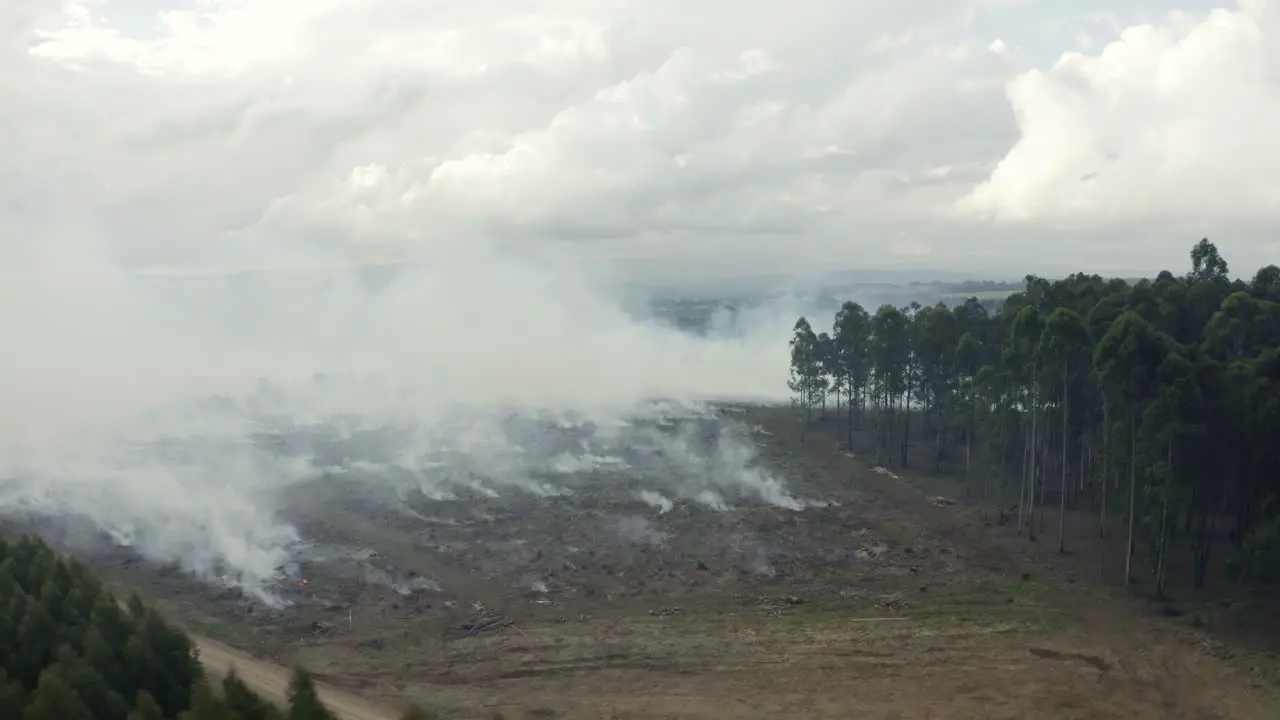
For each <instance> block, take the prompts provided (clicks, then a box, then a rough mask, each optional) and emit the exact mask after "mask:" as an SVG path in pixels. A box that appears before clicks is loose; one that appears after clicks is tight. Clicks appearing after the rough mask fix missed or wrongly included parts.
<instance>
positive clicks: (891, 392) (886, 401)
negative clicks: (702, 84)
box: [870, 305, 911, 463]
mask: <svg viewBox="0 0 1280 720" xmlns="http://www.w3.org/2000/svg"><path fill="white" fill-rule="evenodd" d="M870 351H871V352H870V358H871V367H872V370H873V372H874V376H875V382H876V394H877V408H878V410H877V415H876V417H877V436H878V441H877V447H876V462H877V463H880V462H883V460H884V453H885V451H886V450H888V449H889V447H891V446H892V443H893V429H894V424H895V422H896V417H895V411H896V408H897V403H898V401H899V400H901V399H902V398H903V395H904V393H905V392H906V390H907V387H908V386H907V383H908V371H909V368H908V363H909V362H910V355H911V324H910V320H908V318H907V316H906V315H905V314H904V313H903V312H902V311H901V310H899V309H898V308H896V307H894V306H892V305H881V306H880V308H879V309H877V310H876V314H875V315H874V316H873V317H872V318H871V348H870Z"/></svg>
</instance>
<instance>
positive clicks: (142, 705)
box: [129, 690, 165, 720]
mask: <svg viewBox="0 0 1280 720" xmlns="http://www.w3.org/2000/svg"><path fill="white" fill-rule="evenodd" d="M129 720H165V718H164V711H163V710H161V709H160V706H159V705H157V704H156V699H155V698H153V697H151V693H149V692H147V691H146V690H143V691H142V692H140V693H138V700H137V702H135V703H134V705H133V710H132V711H131V712H130V713H129Z"/></svg>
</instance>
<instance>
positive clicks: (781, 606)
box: [747, 595, 804, 617]
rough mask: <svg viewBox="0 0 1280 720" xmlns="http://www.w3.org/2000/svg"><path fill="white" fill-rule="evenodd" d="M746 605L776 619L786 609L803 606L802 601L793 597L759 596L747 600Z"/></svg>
mask: <svg viewBox="0 0 1280 720" xmlns="http://www.w3.org/2000/svg"><path fill="white" fill-rule="evenodd" d="M747 604H748V605H754V606H756V607H758V608H760V609H761V610H763V611H765V612H767V613H769V614H770V615H773V616H774V617H777V616H779V615H781V614H782V611H783V610H786V609H787V608H792V607H795V606H796V605H803V604H804V600H803V599H802V598H798V597H796V596H794V595H786V596H782V597H769V596H761V597H758V598H755V599H754V600H749V601H748V602H747Z"/></svg>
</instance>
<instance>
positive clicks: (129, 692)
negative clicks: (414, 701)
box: [0, 537, 428, 720]
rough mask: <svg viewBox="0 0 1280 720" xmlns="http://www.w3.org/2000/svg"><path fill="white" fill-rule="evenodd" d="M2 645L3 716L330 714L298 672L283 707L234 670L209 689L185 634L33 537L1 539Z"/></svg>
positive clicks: (411, 713) (150, 718)
mask: <svg viewBox="0 0 1280 720" xmlns="http://www.w3.org/2000/svg"><path fill="white" fill-rule="evenodd" d="M0 648H3V652H0V718H4V719H5V720H10V719H11V718H12V719H13V720H286V718H287V719H288V720H332V718H333V717H334V716H333V715H332V714H331V713H330V712H329V710H327V709H326V708H325V707H324V705H323V704H322V703H321V702H320V699H319V697H318V696H317V694H316V689H315V684H314V683H313V682H312V680H311V678H310V676H309V675H308V674H307V673H306V671H304V670H302V669H300V668H299V669H297V670H295V671H294V676H293V679H292V682H291V684H290V688H289V706H288V708H287V709H284V710H281V709H278V708H276V707H275V706H274V705H272V704H270V703H269V702H267V701H266V700H264V699H262V698H261V697H259V696H258V695H256V694H255V693H254V692H253V691H252V690H251V689H250V688H249V687H248V686H247V685H245V684H244V682H243V681H241V680H240V678H238V677H237V676H236V675H235V674H234V673H232V674H229V675H227V676H226V677H225V678H222V679H221V681H220V682H219V683H218V684H219V686H220V687H219V690H220V692H214V690H213V687H212V685H211V683H212V682H214V680H213V679H212V678H208V677H206V676H205V673H204V671H203V669H202V668H201V666H200V661H199V657H198V656H197V653H196V650H195V648H194V646H193V645H192V643H191V640H190V639H189V638H188V637H187V636H186V635H185V634H183V633H182V632H181V631H179V630H177V629H176V628H174V627H172V626H171V625H169V624H168V623H166V622H165V620H164V619H163V618H161V616H160V615H159V613H157V612H156V611H155V610H153V609H150V608H148V607H146V606H145V605H144V604H143V603H142V601H141V600H140V599H139V598H138V597H137V596H133V597H131V598H130V599H129V601H128V602H127V603H126V604H125V605H124V607H121V604H120V603H119V602H118V601H117V600H116V598H115V597H114V596H113V595H112V593H111V592H110V591H109V590H107V589H106V588H105V587H104V586H103V585H102V583H101V582H100V581H99V580H98V579H97V578H96V577H95V576H94V574H93V573H92V572H91V571H90V570H89V569H88V568H87V567H85V566H84V565H83V564H81V563H79V562H77V561H75V560H73V559H70V558H66V557H62V556H60V555H59V554H58V553H56V552H54V551H53V550H52V549H51V548H49V547H48V546H47V545H45V544H44V543H42V542H40V541H39V540H37V539H34V538H31V537H22V538H18V539H16V540H6V539H5V538H3V537H0ZM405 717H406V718H423V717H428V716H427V715H426V714H425V713H424V712H423V711H422V710H421V709H418V708H411V709H410V710H408V711H406V713H405Z"/></svg>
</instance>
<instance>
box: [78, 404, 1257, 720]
mask: <svg viewBox="0 0 1280 720" xmlns="http://www.w3.org/2000/svg"><path fill="white" fill-rule="evenodd" d="M736 420H737V421H739V422H741V423H742V424H743V426H744V427H754V428H756V432H755V433H754V441H755V442H756V443H757V446H758V448H759V452H760V458H759V461H760V462H761V463H762V464H763V465H764V466H766V467H767V468H768V469H770V470H771V471H773V472H774V473H775V474H777V475H778V476H780V477H782V478H784V479H785V481H786V483H787V486H788V488H789V489H790V490H791V491H792V492H793V493H795V494H796V495H797V496H800V497H804V498H813V499H817V500H821V501H825V502H828V503H832V504H830V505H828V506H826V507H814V508H808V509H804V510H800V511H794V510H786V509H782V508H778V507H773V506H769V505H766V504H762V503H754V504H753V503H735V504H733V505H732V506H731V507H730V508H729V509H727V510H722V511H714V510H710V509H707V508H704V507H700V506H698V505H696V504H691V503H677V504H676V505H675V506H674V507H673V508H672V509H671V510H670V511H668V512H666V513H660V512H659V511H658V510H657V509H654V508H651V507H648V506H646V505H644V504H643V503H640V502H638V501H637V500H636V499H635V495H634V493H633V489H632V488H630V487H628V485H627V483H626V479H625V478H623V477H613V476H609V475H607V474H604V473H596V474H594V475H592V476H591V477H588V478H586V479H585V480H584V482H583V483H582V484H581V485H580V486H579V487H578V488H577V491H576V492H575V494H574V495H573V496H571V497H569V498H537V497H533V496H526V495H524V494H513V495H511V496H503V497H499V498H478V499H474V500H468V501H466V502H453V503H450V502H433V501H428V500H426V499H425V498H424V499H421V500H420V501H414V502H412V503H411V504H410V507H409V509H408V511H406V510H403V509H402V510H400V511H390V510H387V509H385V508H382V507H379V506H377V505H376V504H371V503H362V502H361V501H359V500H357V499H355V498H354V497H353V496H352V495H350V494H348V493H346V492H345V491H344V489H343V486H342V485H341V484H340V483H336V482H335V483H328V484H326V486H325V487H326V488H327V489H326V490H325V491H324V492H317V491H314V488H313V489H312V491H311V492H308V493H306V494H305V495H300V496H299V497H298V498H297V499H296V504H295V506H296V512H297V517H296V519H297V521H298V523H299V526H300V527H301V529H302V530H303V532H304V534H305V536H306V537H308V538H309V539H311V540H314V541H315V542H316V543H317V545H316V549H315V552H314V554H313V556H312V558H311V559H310V560H304V561H303V562H301V563H300V564H299V566H298V567H297V568H295V569H294V572H292V573H291V575H290V576H291V577H292V578H294V579H293V580H291V582H292V583H294V587H293V588H292V589H291V592H292V597H293V599H294V600H295V601H296V604H295V605H294V606H292V607H290V608H288V609H286V610H281V611H273V610H268V609H264V608H263V607H262V606H260V605H256V604H254V603H251V602H248V601H246V600H245V599H244V598H242V597H239V596H238V595H237V594H236V593H232V592H229V591H225V590H216V589H210V588H208V587H207V586H202V585H200V584H198V583H195V582H193V581H191V580H190V579H188V578H186V577H184V576H182V575H181V574H178V573H175V572H165V571H161V570H158V569H156V568H154V567H152V566H149V565H147V564H144V563H138V562H136V561H132V560H128V559H125V558H121V557H116V558H111V557H98V558H96V559H94V562H95V563H96V564H98V565H99V566H100V567H102V568H103V569H104V570H105V571H106V572H108V573H109V574H110V575H111V576H113V577H114V578H115V579H116V580H117V581H118V582H121V583H124V584H127V585H130V586H133V587H137V588H140V589H141V590H142V592H143V594H144V595H145V596H147V597H148V598H149V599H150V600H152V601H154V602H157V603H158V604H160V606H161V607H163V608H165V609H166V610H167V611H168V612H169V613H171V614H172V615H173V616H174V617H175V618H176V619H178V620H180V621H181V622H182V623H184V624H185V625H186V626H187V627H189V628H190V629H192V630H193V631H195V632H198V633H200V634H201V635H202V636H203V637H204V638H208V639H209V640H208V641H206V642H204V644H203V645H202V648H211V649H212V652H211V653H210V655H208V656H206V659H210V658H211V657H212V656H213V655H216V657H217V659H216V663H218V664H214V665H213V666H214V667H215V668H220V667H225V666H226V665H229V664H233V663H234V664H236V665H237V667H238V668H240V670H241V672H242V674H248V673H246V667H245V666H247V665H248V664H249V663H255V664H254V665H253V667H254V668H255V669H254V670H253V671H252V673H253V674H254V676H255V677H258V678H260V681H255V682H258V684H259V685H260V686H262V687H275V686H277V685H279V682H280V681H281V678H283V675H282V673H283V670H282V669H280V668H283V667H287V666H290V665H292V664H295V663H301V664H304V665H305V666H306V667H308V668H309V669H311V670H312V671H313V673H314V674H315V675H316V676H317V678H318V679H319V680H321V681H323V682H324V683H326V684H327V686H329V687H330V688H331V689H330V690H328V692H330V693H331V697H340V698H345V700H343V702H346V703H348V705H347V707H348V709H347V710H345V711H344V712H346V717H350V718H357V717H358V718H374V719H379V718H382V717H385V715H379V714H377V713H379V712H382V713H385V710H379V709H378V708H394V707H399V706H401V705H402V704H403V703H405V702H406V701H407V700H415V701H418V702H420V703H421V704H423V705H424V706H425V707H428V708H430V709H433V710H435V711H437V712H439V713H440V715H441V716H442V717H445V718H454V717H457V718H490V717H494V714H495V713H500V714H501V715H502V716H503V717H506V718H526V717H527V718H553V717H554V718H778V717H788V718H810V717H811V718H827V717H830V718H850V717H856V718H859V720H874V719H879V718H883V719H888V718H902V719H904V720H905V719H908V718H909V719H915V718H947V719H954V720H962V719H965V718H975V719H977V718H983V719H988V718H989V719H995V718H1009V719H1014V718H1016V719H1018V720H1025V719H1028V718H1081V719H1083V718H1089V719H1090V720H1093V719H1098V720H1102V719H1105V718H1126V719H1129V718H1161V719H1162V720H1165V719H1168V720H1173V719H1177V718H1187V719H1188V720H1191V719H1195V720H1209V719H1213V718H1222V719H1224V720H1225V719H1228V718H1229V719H1237V718H1238V719H1240V720H1247V719H1250V718H1266V719H1268V720H1270V719H1272V718H1276V717H1280V693H1278V692H1277V687H1280V686H1278V685H1277V681H1276V679H1277V677H1280V675H1277V672H1276V668H1277V661H1276V659H1275V656H1274V655H1272V654H1270V653H1269V652H1267V651H1266V648H1260V647H1254V646H1250V645H1248V644H1242V643H1237V642H1235V641H1234V640H1233V639H1232V638H1231V637H1229V636H1225V635H1220V634H1212V633H1211V629H1212V628H1209V629H1206V628H1204V627H1193V626H1192V623H1189V622H1185V621H1184V619H1183V618H1170V617H1167V615H1169V614H1170V613H1162V612H1158V608H1153V607H1152V606H1150V605H1149V604H1147V603H1144V602H1142V601H1140V600H1134V599H1132V598H1130V597H1128V596H1127V595H1126V594H1125V593H1121V592H1116V591H1114V590H1113V589H1112V588H1111V586H1110V585H1108V584H1107V582H1106V581H1107V578H1106V577H1103V573H1101V572H1100V571H1099V569H1098V564H1097V563H1096V562H1093V561H1092V560H1091V559H1092V558H1093V557H1094V556H1093V555H1091V554H1090V553H1094V552H1095V551H1096V552H1100V551H1098V550H1096V549H1095V548H1093V547H1091V546H1089V545H1088V544H1087V543H1088V540H1087V539H1088V538H1089V537H1092V536H1096V525H1095V526H1092V528H1091V526H1089V524H1088V521H1087V517H1086V516H1085V515H1084V514H1083V513H1082V514H1081V515H1080V516H1078V517H1077V516H1076V515H1072V517H1071V522H1070V527H1071V528H1072V532H1075V533H1077V535H1078V536H1079V537H1075V536H1072V538H1074V539H1072V538H1069V549H1073V550H1074V552H1072V553H1068V554H1067V555H1058V554H1057V553H1056V552H1055V551H1056V549H1057V542H1056V534H1053V535H1052V539H1050V537H1048V536H1045V537H1042V538H1041V539H1040V541H1039V542H1037V543H1031V542H1028V541H1027V540H1026V539H1025V538H1019V537H1016V536H1015V535H1014V530H1013V528H1012V527H1011V526H1010V525H1002V524H999V523H998V522H994V521H993V520H994V518H992V517H990V513H989V512H988V511H987V510H986V509H985V508H982V507H979V506H976V505H970V504H966V503H964V502H961V500H962V498H963V495H964V494H965V493H964V487H963V485H962V484H961V483H959V482H957V481H956V480H955V478H954V477H951V476H939V475H937V474H928V473H925V474H915V471H913V470H903V471H897V470H895V471H890V472H887V473H886V472H883V471H877V470H875V469H873V468H871V467H870V466H869V465H868V464H867V463H866V462H865V461H864V460H863V459H862V458H860V457H857V456H854V455H851V454H849V453H846V452H845V451H844V450H843V448H842V447H841V444H840V442H839V441H838V440H837V439H836V438H835V428H834V426H833V423H822V424H820V427H819V428H818V429H817V430H814V431H810V432H809V433H808V434H807V437H806V438H805V441H804V442H803V443H802V442H801V441H800V432H799V426H798V424H797V423H796V421H795V415H794V413H792V412H791V411H790V410H787V409H775V408H749V409H745V410H742V411H741V412H739V413H736ZM921 462H925V461H913V463H912V464H913V465H919V464H920V463H921ZM1049 524H1050V525H1053V527H1054V530H1055V533H1056V523H1049ZM1196 624H1199V625H1202V624H1203V623H1196ZM231 648H236V650H231ZM241 652H243V653H245V654H237V653H241ZM251 656H252V659H251ZM210 662H211V663H213V662H215V661H214V660H212V659H210ZM277 689H278V688H277ZM338 693H341V695H339V694H338ZM356 696H358V697H359V698H363V699H364V700H363V701H356V700H354V698H355V697H356ZM359 702H368V703H369V705H368V707H367V708H365V710H364V711H365V712H366V714H364V715H360V714H359V712H360V711H359V710H353V709H351V708H355V707H356V705H352V704H350V703H357V704H358V703H359ZM353 713H355V714H353Z"/></svg>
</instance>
